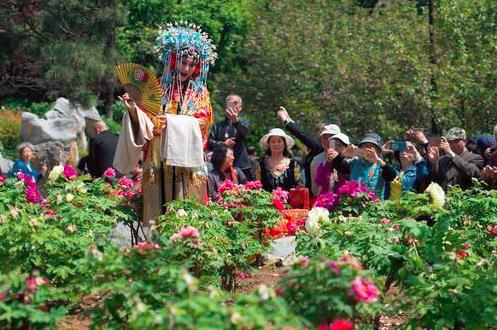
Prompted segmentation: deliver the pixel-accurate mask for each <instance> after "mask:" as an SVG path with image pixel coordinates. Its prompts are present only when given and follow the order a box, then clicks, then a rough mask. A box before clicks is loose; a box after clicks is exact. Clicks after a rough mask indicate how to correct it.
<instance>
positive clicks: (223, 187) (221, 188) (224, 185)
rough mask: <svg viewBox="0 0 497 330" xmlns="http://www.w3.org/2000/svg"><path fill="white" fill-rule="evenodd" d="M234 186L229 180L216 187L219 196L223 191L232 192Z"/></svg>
mask: <svg viewBox="0 0 497 330" xmlns="http://www.w3.org/2000/svg"><path fill="white" fill-rule="evenodd" d="M234 186H235V185H234V184H233V182H232V181H231V180H224V182H223V183H221V184H220V185H219V187H218V189H217V190H218V191H219V193H220V194H222V193H224V192H225V191H228V190H232V189H233V187H234Z"/></svg>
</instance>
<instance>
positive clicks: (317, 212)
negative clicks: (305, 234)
mask: <svg viewBox="0 0 497 330" xmlns="http://www.w3.org/2000/svg"><path fill="white" fill-rule="evenodd" d="M329 216H330V212H329V211H328V210H327V209H325V208H322V207H313V208H312V210H310V211H309V213H308V214H307V218H316V220H317V221H318V222H322V221H328V220H329Z"/></svg>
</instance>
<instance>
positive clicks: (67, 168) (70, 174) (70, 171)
mask: <svg viewBox="0 0 497 330" xmlns="http://www.w3.org/2000/svg"><path fill="white" fill-rule="evenodd" d="M63 173H64V177H65V178H66V180H69V181H70V180H73V179H74V178H76V177H77V176H78V173H76V170H75V169H74V168H73V167H72V166H71V165H64V172H63Z"/></svg>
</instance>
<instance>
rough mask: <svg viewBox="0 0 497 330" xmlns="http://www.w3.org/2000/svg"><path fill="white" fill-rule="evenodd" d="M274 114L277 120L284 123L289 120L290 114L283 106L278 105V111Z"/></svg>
mask: <svg viewBox="0 0 497 330" xmlns="http://www.w3.org/2000/svg"><path fill="white" fill-rule="evenodd" d="M276 116H277V117H278V120H279V121H280V122H281V123H282V124H284V123H285V122H287V121H289V120H291V118H290V115H289V114H288V111H286V109H285V108H284V107H280V108H279V109H278V112H277V113H276Z"/></svg>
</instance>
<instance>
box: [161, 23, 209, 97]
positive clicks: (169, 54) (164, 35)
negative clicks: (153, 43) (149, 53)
mask: <svg viewBox="0 0 497 330" xmlns="http://www.w3.org/2000/svg"><path fill="white" fill-rule="evenodd" d="M157 49H158V51H159V54H160V59H161V61H162V63H163V64H164V71H163V74H162V85H163V86H164V89H165V91H166V90H167V89H169V88H170V86H171V84H172V83H173V80H174V79H175V78H177V76H178V75H179V64H180V63H181V59H182V58H184V57H189V58H193V59H194V60H195V61H197V66H196V68H195V72H194V77H193V80H194V84H195V86H197V87H198V88H202V87H204V86H205V84H206V81H207V73H208V72H209V66H210V65H214V62H215V60H216V58H217V54H216V52H215V49H216V47H215V46H214V45H213V43H212V41H211V40H210V39H209V36H208V35H207V33H205V32H202V30H201V29H200V27H199V26H196V25H194V24H188V23H185V22H180V23H179V24H178V23H174V24H168V25H167V26H166V28H164V29H161V30H160V31H159V36H158V37H157Z"/></svg>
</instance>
